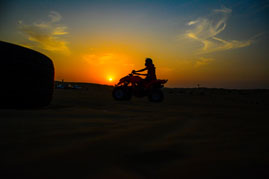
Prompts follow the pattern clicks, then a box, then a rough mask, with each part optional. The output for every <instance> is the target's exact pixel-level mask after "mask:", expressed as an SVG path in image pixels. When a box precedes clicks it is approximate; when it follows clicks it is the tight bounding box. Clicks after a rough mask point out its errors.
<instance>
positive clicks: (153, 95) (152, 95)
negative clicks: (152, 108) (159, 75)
mask: <svg viewBox="0 0 269 179" xmlns="http://www.w3.org/2000/svg"><path fill="white" fill-rule="evenodd" d="M148 99H149V101H151V102H155V103H158V102H162V101H163V99H164V95H163V91H162V90H161V89H159V88H154V89H152V90H151V91H150V92H149V94H148Z"/></svg>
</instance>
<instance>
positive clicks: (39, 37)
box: [0, 0, 269, 88]
mask: <svg viewBox="0 0 269 179" xmlns="http://www.w3.org/2000/svg"><path fill="white" fill-rule="evenodd" d="M1 6H2V7H3V8H2V9H3V11H2V13H1V19H0V25H1V28H0V37H1V40H3V41H7V42H11V43H15V44H20V45H23V46H26V47H29V48H32V49H34V50H37V51H39V52H41V53H44V54H45V55H47V56H48V57H50V58H51V59H52V60H53V62H54V65H55V69H56V76H55V78H56V80H62V79H64V80H65V81H75V82H89V83H100V84H109V85H114V84H115V83H117V81H118V80H119V79H120V78H121V77H123V76H125V75H127V74H129V73H130V72H131V71H132V70H138V69H142V68H144V60H145V58H146V57H150V58H152V59H153V62H154V64H155V66H156V73H157V77H158V78H161V79H168V80H169V81H168V83H167V86H168V87H195V86H196V85H197V84H201V86H204V87H219V88H269V83H268V76H269V72H268V70H267V67H268V66H269V63H268V50H267V49H266V46H267V41H268V34H267V32H268V26H266V25H265V24H266V23H265V22H266V9H268V6H267V5H266V4H264V3H261V2H256V1H249V2H248V3H246V2H245V1H238V2H237V3H234V1H226V2H225V3H223V4H221V3H220V2H218V1H217V2H215V1H212V2H209V1H208V2H205V1H195V2H194V1H162V0H156V1H155V3H152V2H151V1H142V0H141V1H128V2H123V1H113V3H111V1H105V0H100V1H76V2H71V1H70V2H69V1H68V2H65V3H64V4H63V3H62V1H51V2H50V1H48V2H47V1H46V2H43V1H27V2H22V1H19V0H18V1H3V3H2V4H1ZM37 9H39V10H38V11H37ZM109 79H110V80H109ZM111 79H112V80H111Z"/></svg>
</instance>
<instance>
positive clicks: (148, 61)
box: [145, 58, 152, 66]
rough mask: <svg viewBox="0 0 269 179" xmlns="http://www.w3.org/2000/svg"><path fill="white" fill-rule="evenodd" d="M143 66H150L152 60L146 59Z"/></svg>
mask: <svg viewBox="0 0 269 179" xmlns="http://www.w3.org/2000/svg"><path fill="white" fill-rule="evenodd" d="M145 65H146V66H148V65H152V59H151V58H146V61H145Z"/></svg>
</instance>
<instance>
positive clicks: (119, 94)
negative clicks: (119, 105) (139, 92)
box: [112, 87, 132, 101]
mask: <svg viewBox="0 0 269 179" xmlns="http://www.w3.org/2000/svg"><path fill="white" fill-rule="evenodd" d="M112 96H113V98H114V99H115V100H117V101H122V100H130V99H131V97H132V93H131V90H130V89H128V88H124V87H115V88H114V89H113V92H112Z"/></svg>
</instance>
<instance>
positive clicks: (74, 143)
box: [0, 85, 269, 178]
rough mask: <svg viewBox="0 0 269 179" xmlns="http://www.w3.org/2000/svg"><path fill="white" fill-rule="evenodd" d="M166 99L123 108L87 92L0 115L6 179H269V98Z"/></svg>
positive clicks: (175, 94) (107, 94) (172, 94)
mask: <svg viewBox="0 0 269 179" xmlns="http://www.w3.org/2000/svg"><path fill="white" fill-rule="evenodd" d="M219 92H220V90H219ZM165 95H166V99H165V101H164V102H163V103H160V104H154V103H150V102H148V101H147V98H142V99H137V98H134V99H132V100H131V101H129V102H118V101H114V100H113V99H112V97H111V88H110V87H106V86H98V85H89V87H88V90H85V89H82V90H67V89H66V90H63V89H57V90H56V91H55V94H54V100H53V102H52V104H51V105H50V106H48V107H46V108H43V109H35V110H10V109H0V123H1V124H0V133H1V142H0V145H1V146H0V147H1V149H0V150H1V153H0V157H1V158H0V163H1V168H0V170H1V172H0V178H269V152H268V151H269V117H268V116H269V114H268V113H269V112H268V109H269V106H268V100H269V99H268V96H269V93H268V91H266V90H265V91H261V92H246V91H245V92H244V91H243V92H240V93H233V92H227V91H226V92H225V90H224V92H220V94H218V93H217V92H216V91H215V92H212V91H210V90H205V91H203V92H201V93H192V92H189V93H185V92H184V93H182V92H180V90H178V89H166V90H165Z"/></svg>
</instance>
